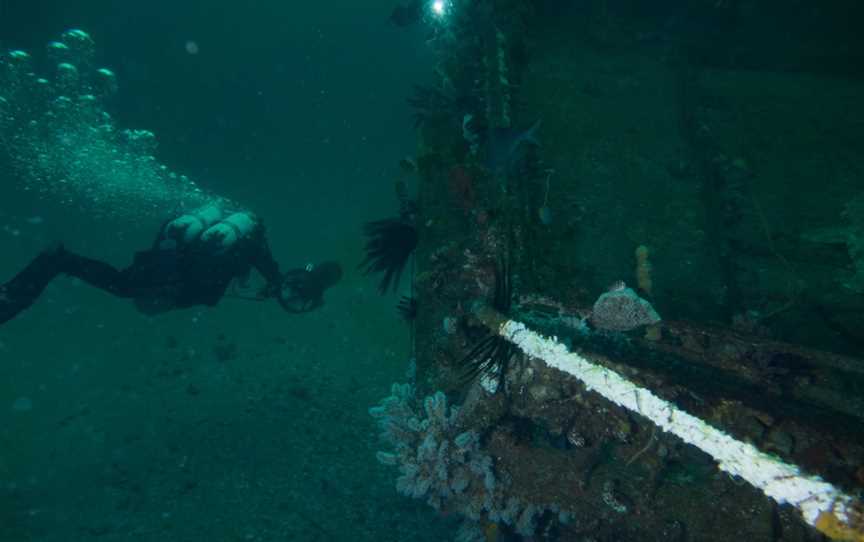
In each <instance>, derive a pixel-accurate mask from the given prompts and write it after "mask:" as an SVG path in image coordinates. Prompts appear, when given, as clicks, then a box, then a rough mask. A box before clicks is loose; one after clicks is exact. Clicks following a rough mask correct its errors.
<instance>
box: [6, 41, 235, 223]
mask: <svg viewBox="0 0 864 542" xmlns="http://www.w3.org/2000/svg"><path fill="white" fill-rule="evenodd" d="M94 50H95V49H94V45H93V40H92V39H91V38H90V36H89V35H88V34H87V33H86V32H83V31H81V30H70V31H67V32H65V33H64V34H63V36H62V38H61V40H60V41H57V42H52V43H50V44H49V45H48V47H47V56H48V57H49V58H50V59H51V64H50V65H52V66H54V67H55V70H54V74H55V75H54V76H53V78H52V79H51V80H50V81H49V80H48V79H45V78H42V77H39V76H38V75H36V74H35V71H34V70H33V69H32V64H33V61H32V59H31V57H30V55H29V54H27V53H26V52H24V51H12V52H9V53H7V54H6V55H3V56H0V89H2V91H3V101H2V102H0V145H3V146H5V147H6V149H5V150H6V151H8V154H9V156H10V158H11V163H12V165H13V167H14V168H15V170H16V173H17V175H18V177H20V178H22V179H23V182H24V184H25V186H24V187H23V188H24V189H25V190H30V191H33V192H37V193H39V194H43V195H45V196H47V197H51V198H53V199H54V200H55V201H60V202H64V203H72V204H74V205H76V206H79V207H82V208H86V209H87V210H88V211H91V212H92V213H93V215H94V216H109V215H113V216H126V217H129V218H133V219H140V218H142V217H144V216H152V215H153V213H158V214H159V215H160V216H164V215H166V214H168V213H172V212H176V211H177V210H178V209H187V208H192V207H198V206H202V205H204V204H207V203H215V202H220V201H221V199H220V198H218V197H215V196H213V195H211V194H208V193H207V192H206V191H202V190H201V189H200V188H198V187H197V186H196V185H195V184H194V182H193V181H191V180H189V179H187V178H186V177H184V176H179V177H178V176H177V174H175V173H174V172H172V171H170V170H169V169H168V168H167V167H166V166H164V165H162V164H161V163H159V161H158V160H157V159H156V157H155V156H154V153H155V151H156V148H157V142H156V137H155V135H154V134H153V133H152V132H149V131H147V130H121V129H118V128H117V127H116V125H115V124H114V121H113V119H112V118H111V115H110V114H109V113H108V111H107V110H106V107H105V103H104V102H105V98H106V97H107V96H109V95H111V94H113V93H114V92H116V90H117V78H116V76H115V75H114V72H112V71H111V70H110V69H108V68H99V69H96V68H95V67H94V66H93V64H92V62H91V60H92V58H93V53H94ZM178 179H179V180H180V182H178Z"/></svg>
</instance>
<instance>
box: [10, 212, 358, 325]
mask: <svg viewBox="0 0 864 542" xmlns="http://www.w3.org/2000/svg"><path fill="white" fill-rule="evenodd" d="M253 268H254V269H256V270H257V271H258V272H259V273H260V274H261V275H262V276H263V277H264V280H265V281H266V283H265V285H264V287H263V288H261V289H260V290H259V291H258V292H257V293H256V294H255V295H254V296H251V297H244V298H245V299H253V300H256V301H261V300H265V299H269V298H275V299H276V301H278V302H279V304H280V305H281V306H282V308H283V309H285V310H286V311H287V312H290V313H303V312H309V311H311V310H314V309H316V308H318V307H320V306H321V305H323V303H324V299H323V294H324V291H325V290H327V289H328V288H330V287H331V286H333V285H335V284H336V283H337V282H339V280H340V279H341V278H342V268H341V266H340V265H339V264H338V263H336V262H324V263H321V264H318V265H312V264H309V265H307V266H306V267H303V268H298V269H291V270H289V271H287V272H285V273H282V272H280V270H279V265H278V263H276V260H274V259H273V256H272V254H271V253H270V248H269V246H268V244H267V238H266V234H265V230H264V226H263V225H262V224H261V222H260V221H259V220H258V219H257V218H256V217H255V216H254V215H253V214H251V213H249V212H243V211H236V212H232V211H227V210H224V209H222V208H220V207H219V206H218V205H215V204H214V205H207V206H204V207H202V208H200V209H198V210H196V211H194V212H191V213H189V214H184V215H182V216H180V217H178V218H175V219H174V220H171V221H169V222H167V223H166V224H165V225H163V227H162V228H161V230H160V232H159V234H158V235H157V237H156V240H155V241H154V243H153V246H152V247H150V248H149V249H148V250H143V251H140V252H137V253H136V254H135V257H134V260H133V262H132V265H130V266H129V267H127V268H125V269H120V270H118V269H116V268H115V267H113V266H111V265H109V264H107V263H105V262H102V261H99V260H94V259H91V258H86V257H84V256H80V255H78V254H75V253H72V252H70V251H68V250H66V249H65V248H64V247H63V246H62V245H57V246H56V247H52V248H51V249H49V250H46V251H45V252H43V253H41V254H40V255H38V256H37V257H36V258H35V259H33V261H31V262H30V263H29V264H28V265H27V267H25V268H24V269H23V270H22V271H21V272H20V273H18V274H17V275H16V276H15V277H14V278H12V280H10V281H9V282H7V283H5V284H3V285H2V286H0V325H2V324H3V323H5V322H7V321H9V320H11V319H12V318H14V317H15V316H16V315H18V313H20V312H21V311H23V310H24V309H26V308H27V307H29V306H30V305H32V304H33V303H34V302H35V301H36V299H37V298H38V297H39V295H40V294H41V293H42V291H43V290H44V289H45V287H46V286H47V285H48V284H49V283H50V282H51V281H52V280H53V279H54V277H56V276H58V275H61V274H62V275H68V276H71V277H76V278H78V279H80V280H82V281H84V282H86V283H87V284H90V285H92V286H95V287H96V288H99V289H101V290H104V291H106V292H108V293H110V294H112V295H115V296H117V297H122V298H129V299H132V300H134V302H135V306H136V307H137V308H138V310H140V311H141V312H142V313H144V314H148V315H154V314H159V313H162V312H166V311H169V310H173V309H183V308H187V307H192V306H196V305H207V306H214V305H216V304H217V303H218V302H219V300H220V299H222V297H223V296H224V295H225V293H226V290H227V289H228V287H229V285H231V283H232V282H233V281H234V280H235V279H237V280H239V281H241V282H245V281H246V280H247V279H248V278H249V274H250V272H251V270H252V269H253ZM241 297H243V296H241Z"/></svg>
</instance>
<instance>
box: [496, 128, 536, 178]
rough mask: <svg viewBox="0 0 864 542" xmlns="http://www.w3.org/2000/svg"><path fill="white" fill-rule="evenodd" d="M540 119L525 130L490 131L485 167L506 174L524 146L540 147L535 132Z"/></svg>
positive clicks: (501, 129)
mask: <svg viewBox="0 0 864 542" xmlns="http://www.w3.org/2000/svg"><path fill="white" fill-rule="evenodd" d="M540 122H541V119H537V120H536V121H535V122H534V124H532V125H531V127H530V128H528V129H527V130H519V129H517V128H512V127H511V128H496V129H493V130H490V132H489V140H488V141H487V145H486V146H487V150H486V167H487V168H489V170H490V171H492V172H494V173H500V172H506V171H509V170H510V168H511V167H513V166H514V165H515V164H516V162H517V160H518V159H519V157H520V154H519V151H520V150H521V149H522V148H523V147H524V146H525V145H530V146H535V147H539V146H540V141H538V140H537V131H538V130H539V128H540Z"/></svg>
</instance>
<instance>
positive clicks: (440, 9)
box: [432, 0, 447, 17]
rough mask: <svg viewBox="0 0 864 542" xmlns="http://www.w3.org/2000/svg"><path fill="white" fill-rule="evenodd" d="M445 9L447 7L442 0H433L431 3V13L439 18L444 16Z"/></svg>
mask: <svg viewBox="0 0 864 542" xmlns="http://www.w3.org/2000/svg"><path fill="white" fill-rule="evenodd" d="M446 8H447V5H446V4H445V3H444V0H435V1H434V2H432V13H434V14H435V15H437V16H438V17H441V16H442V15H444V10H445V9H446Z"/></svg>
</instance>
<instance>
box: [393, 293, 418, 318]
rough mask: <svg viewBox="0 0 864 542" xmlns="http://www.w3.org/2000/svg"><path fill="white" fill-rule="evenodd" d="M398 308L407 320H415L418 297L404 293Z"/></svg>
mask: <svg viewBox="0 0 864 542" xmlns="http://www.w3.org/2000/svg"><path fill="white" fill-rule="evenodd" d="M396 310H397V311H399V315H400V316H401V317H402V319H403V320H405V321H406V322H413V321H414V320H415V319H416V318H417V298H416V297H411V296H407V295H403V296H402V299H400V300H399V304H398V305H396Z"/></svg>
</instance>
